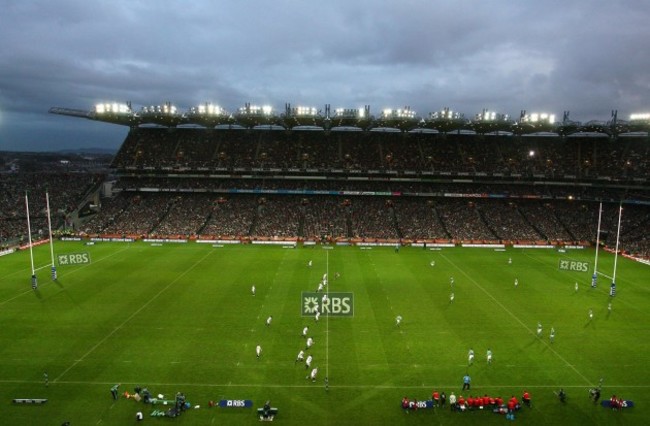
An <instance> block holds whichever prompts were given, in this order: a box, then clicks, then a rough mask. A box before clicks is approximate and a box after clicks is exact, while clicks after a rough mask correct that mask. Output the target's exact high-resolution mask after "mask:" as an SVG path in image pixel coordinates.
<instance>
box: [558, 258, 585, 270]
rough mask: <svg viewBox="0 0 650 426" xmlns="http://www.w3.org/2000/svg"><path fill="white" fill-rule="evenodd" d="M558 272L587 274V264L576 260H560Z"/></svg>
mask: <svg viewBox="0 0 650 426" xmlns="http://www.w3.org/2000/svg"><path fill="white" fill-rule="evenodd" d="M560 270H562V271H576V272H588V271H589V262H579V261H577V260H560Z"/></svg>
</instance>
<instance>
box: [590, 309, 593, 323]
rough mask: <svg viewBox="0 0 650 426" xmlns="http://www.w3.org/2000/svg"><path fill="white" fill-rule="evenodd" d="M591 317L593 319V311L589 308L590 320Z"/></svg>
mask: <svg viewBox="0 0 650 426" xmlns="http://www.w3.org/2000/svg"><path fill="white" fill-rule="evenodd" d="M592 319H594V311H593V309H589V321H591V320H592Z"/></svg>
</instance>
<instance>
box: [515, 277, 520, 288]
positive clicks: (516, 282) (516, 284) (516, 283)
mask: <svg viewBox="0 0 650 426" xmlns="http://www.w3.org/2000/svg"><path fill="white" fill-rule="evenodd" d="M518 285H519V280H518V279H517V278H515V287H517V286H518Z"/></svg>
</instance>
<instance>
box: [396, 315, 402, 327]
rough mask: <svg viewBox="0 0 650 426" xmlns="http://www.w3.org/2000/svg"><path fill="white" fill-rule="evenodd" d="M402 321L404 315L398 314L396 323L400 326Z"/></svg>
mask: <svg viewBox="0 0 650 426" xmlns="http://www.w3.org/2000/svg"><path fill="white" fill-rule="evenodd" d="M401 323H402V316H401V315H398V316H397V317H396V318H395V325H396V326H398V327H399V325H400V324H401Z"/></svg>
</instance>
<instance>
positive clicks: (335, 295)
mask: <svg viewBox="0 0 650 426" xmlns="http://www.w3.org/2000/svg"><path fill="white" fill-rule="evenodd" d="M324 294H326V293H316V292H306V291H304V292H302V295H301V300H300V311H301V312H302V316H313V315H315V314H316V312H320V313H321V315H327V316H331V317H352V316H354V294H353V293H349V292H330V293H327V297H326V298H323V295H324Z"/></svg>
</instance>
